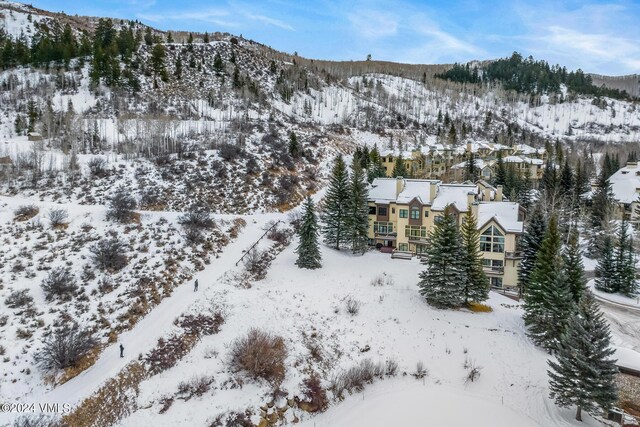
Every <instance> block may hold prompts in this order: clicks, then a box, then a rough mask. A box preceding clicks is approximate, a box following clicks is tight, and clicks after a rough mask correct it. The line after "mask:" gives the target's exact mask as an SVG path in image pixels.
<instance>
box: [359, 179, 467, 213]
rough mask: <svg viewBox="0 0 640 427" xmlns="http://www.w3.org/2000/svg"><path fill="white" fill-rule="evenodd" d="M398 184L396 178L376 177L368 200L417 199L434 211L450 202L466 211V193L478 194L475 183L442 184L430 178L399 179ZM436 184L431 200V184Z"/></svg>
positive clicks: (405, 201) (442, 208)
mask: <svg viewBox="0 0 640 427" xmlns="http://www.w3.org/2000/svg"><path fill="white" fill-rule="evenodd" d="M400 181H401V182H400V185H398V180H397V179H396V178H376V179H374V180H373V183H371V186H370V187H369V200H370V201H374V202H375V203H380V204H386V203H389V202H396V203H409V202H411V200H413V199H418V200H419V201H420V203H422V204H423V205H428V204H431V206H432V209H433V210H435V211H442V210H444V208H445V207H446V206H447V205H449V204H452V205H454V206H455V207H456V209H458V210H459V211H460V212H466V211H467V207H468V203H469V199H468V194H469V193H473V194H474V195H475V194H478V187H477V186H476V185H475V184H442V183H441V182H440V181H439V180H431V179H401V180H400ZM432 185H437V189H436V196H435V198H434V199H433V200H431V186H432Z"/></svg>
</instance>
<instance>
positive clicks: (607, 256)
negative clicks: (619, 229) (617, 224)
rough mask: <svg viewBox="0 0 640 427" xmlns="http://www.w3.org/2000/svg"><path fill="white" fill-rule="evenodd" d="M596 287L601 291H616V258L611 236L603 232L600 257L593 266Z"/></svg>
mask: <svg viewBox="0 0 640 427" xmlns="http://www.w3.org/2000/svg"><path fill="white" fill-rule="evenodd" d="M595 275H596V279H595V286H596V289H598V290H599V291H603V292H608V293H613V292H617V291H618V287H617V286H616V285H617V283H616V260H615V254H614V247H613V237H611V236H610V235H609V234H605V235H604V236H603V238H602V248H601V249H600V257H599V258H598V264H597V265H596V268H595Z"/></svg>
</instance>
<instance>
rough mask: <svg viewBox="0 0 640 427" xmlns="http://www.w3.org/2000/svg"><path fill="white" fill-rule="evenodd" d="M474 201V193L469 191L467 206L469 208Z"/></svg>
mask: <svg viewBox="0 0 640 427" xmlns="http://www.w3.org/2000/svg"><path fill="white" fill-rule="evenodd" d="M475 201H476V193H475V191H469V192H468V193H467V206H471V205H473V204H474V203H475Z"/></svg>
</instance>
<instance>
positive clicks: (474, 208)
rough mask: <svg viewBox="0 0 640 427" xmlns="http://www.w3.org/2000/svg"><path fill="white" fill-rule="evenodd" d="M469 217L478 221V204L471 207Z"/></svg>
mask: <svg viewBox="0 0 640 427" xmlns="http://www.w3.org/2000/svg"><path fill="white" fill-rule="evenodd" d="M471 215H473V217H474V218H475V219H476V220H477V219H478V203H474V204H472V205H471Z"/></svg>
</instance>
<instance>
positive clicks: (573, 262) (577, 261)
mask: <svg viewBox="0 0 640 427" xmlns="http://www.w3.org/2000/svg"><path fill="white" fill-rule="evenodd" d="M563 255H564V268H565V274H566V276H567V283H568V285H569V289H570V290H571V296H572V297H573V301H574V302H575V303H576V304H577V303H578V302H579V301H580V298H582V295H583V294H584V292H585V290H586V286H587V280H586V279H585V277H584V265H583V264H582V251H580V240H579V235H578V232H577V231H574V232H572V233H571V234H570V235H569V243H568V244H567V246H566V247H565V250H564V254H563Z"/></svg>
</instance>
